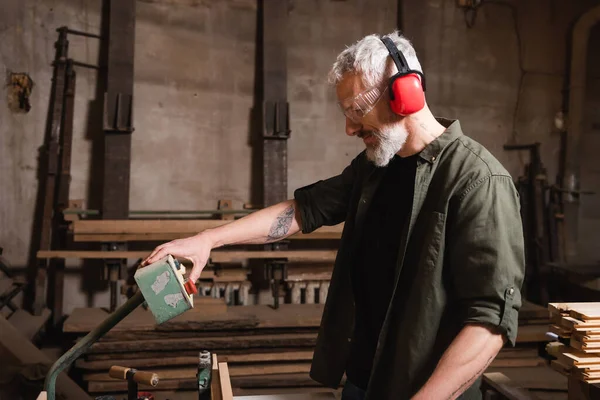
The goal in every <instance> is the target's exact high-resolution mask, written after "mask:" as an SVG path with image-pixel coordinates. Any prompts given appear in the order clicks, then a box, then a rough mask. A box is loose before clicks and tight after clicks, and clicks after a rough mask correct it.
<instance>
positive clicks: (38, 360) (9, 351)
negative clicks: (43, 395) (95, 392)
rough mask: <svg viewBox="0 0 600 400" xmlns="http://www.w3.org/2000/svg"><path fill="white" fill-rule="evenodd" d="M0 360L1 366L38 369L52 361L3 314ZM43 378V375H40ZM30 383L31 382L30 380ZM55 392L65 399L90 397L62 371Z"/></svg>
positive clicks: (0, 330)
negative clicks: (0, 361)
mask: <svg viewBox="0 0 600 400" xmlns="http://www.w3.org/2000/svg"><path fill="white" fill-rule="evenodd" d="M0 360H2V365H3V366H11V365H13V366H23V367H25V366H30V367H31V368H34V367H35V366H36V365H38V366H37V367H36V368H37V370H39V368H40V366H39V365H41V366H42V367H41V368H46V369H49V368H50V366H51V365H52V361H51V360H50V359H49V358H48V356H46V355H45V354H44V353H42V352H41V351H40V350H39V349H38V348H37V347H35V346H34V345H33V344H32V343H31V342H30V341H29V339H27V338H25V337H24V336H23V335H22V334H21V333H20V332H19V331H17V330H16V329H15V327H14V326H12V324H11V323H10V322H8V321H7V320H6V319H5V318H4V317H3V316H0ZM40 377H41V378H42V380H43V375H40ZM42 380H40V382H39V387H40V390H41V389H42V387H43V382H42ZM30 384H33V383H31V382H30ZM56 393H57V395H58V397H59V398H63V399H65V400H79V399H90V397H89V396H88V395H87V393H85V391H83V389H81V388H80V387H79V385H77V384H76V383H75V382H73V381H72V380H71V378H69V376H68V375H67V374H66V373H64V372H62V373H61V374H60V375H59V376H58V379H57V381H56Z"/></svg>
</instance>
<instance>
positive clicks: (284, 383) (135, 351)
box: [64, 297, 549, 394]
mask: <svg viewBox="0 0 600 400" xmlns="http://www.w3.org/2000/svg"><path fill="white" fill-rule="evenodd" d="M194 302H195V307H194V308H193V309H192V310H190V311H188V312H186V313H184V314H182V315H180V316H178V317H176V318H174V319H172V320H170V321H167V322H165V323H164V324H161V325H156V324H155V322H154V319H153V317H152V315H151V313H150V311H149V310H145V309H144V308H143V307H139V308H138V309H136V310H135V311H134V312H133V313H131V314H130V315H129V316H127V317H126V318H125V319H124V320H123V321H121V322H120V323H119V324H117V325H116V326H115V327H114V328H113V329H112V330H111V331H110V332H108V333H107V334H106V335H105V336H104V337H103V338H102V339H101V340H100V341H98V342H97V343H95V344H94V345H92V347H91V348H90V350H89V351H88V353H87V354H85V355H84V356H83V357H82V358H81V359H79V360H78V361H77V362H76V364H75V367H76V370H77V375H79V376H80V377H81V379H82V380H83V381H84V383H85V387H86V388H87V389H88V391H89V392H90V393H94V394H102V393H116V392H122V391H125V390H126V388H127V387H126V383H125V382H123V381H117V380H114V379H112V378H110V377H109V376H108V370H109V368H110V367H111V366H113V365H118V366H123V367H132V368H138V369H140V370H144V371H151V372H155V373H157V374H158V375H159V377H160V382H159V384H158V387H157V388H153V391H156V390H174V389H175V390H195V388H196V372H197V365H198V353H199V351H200V350H209V351H211V352H213V353H216V354H218V356H219V359H220V360H222V361H224V362H227V363H228V365H229V370H230V371H229V372H230V375H231V381H232V385H233V388H234V392H237V393H242V392H243V391H247V390H258V389H264V390H268V389H269V388H299V387H303V388H304V387H309V386H317V383H316V382H314V381H312V380H311V379H310V378H309V375H308V372H309V369H310V362H311V360H312V354H313V350H314V346H315V343H316V338H317V331H318V327H319V325H320V321H321V315H322V312H323V305H321V304H282V305H281V306H280V308H279V309H278V310H275V309H273V308H272V307H270V306H267V305H251V306H231V307H227V306H226V305H225V304H224V302H223V300H222V299H214V298H210V297H196V298H195V299H194ZM540 309H541V310H540ZM107 316H108V313H107V312H106V311H104V310H102V309H99V308H81V309H75V310H74V311H73V313H72V314H71V315H70V317H69V318H68V319H67V320H66V322H65V324H64V332H65V334H68V335H71V337H72V338H73V339H74V340H77V339H78V338H81V337H82V336H83V335H85V334H87V333H88V332H89V331H91V330H92V329H93V328H94V327H96V326H97V325H98V324H100V323H101V322H102V321H103V320H104V319H105V318H106V317H107ZM548 323H549V320H548V313H547V311H546V309H545V308H543V307H539V306H535V305H533V304H525V305H524V307H523V309H522V311H521V324H522V325H521V328H520V329H519V337H518V339H517V341H518V342H519V344H518V346H517V347H516V348H507V349H504V350H502V351H501V353H500V354H499V355H498V357H497V358H496V360H495V361H494V362H493V363H492V367H497V368H523V367H535V366H538V365H540V364H541V363H543V360H541V359H540V357H539V356H538V350H537V344H538V342H541V341H543V340H544V333H545V332H546V330H547V329H546V328H547V326H548ZM531 327H534V329H531Z"/></svg>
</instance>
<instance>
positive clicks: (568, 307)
mask: <svg viewBox="0 0 600 400" xmlns="http://www.w3.org/2000/svg"><path fill="white" fill-rule="evenodd" d="M548 309H549V310H550V311H551V312H554V313H568V314H569V315H570V316H571V317H573V318H576V319H579V320H582V321H588V320H600V302H585V303H549V304H548Z"/></svg>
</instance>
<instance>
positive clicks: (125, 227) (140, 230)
mask: <svg viewBox="0 0 600 400" xmlns="http://www.w3.org/2000/svg"><path fill="white" fill-rule="evenodd" d="M231 222H232V221H227V220H211V219H205V220H202V219H200V220H122V221H121V220H79V221H73V233H74V240H75V241H76V242H81V241H115V240H116V239H120V241H148V240H173V239H179V238H182V237H189V236H191V235H195V234H197V233H199V232H202V231H204V230H206V229H211V228H216V227H219V226H222V225H226V224H229V223H231ZM343 228H344V224H343V223H342V224H338V225H335V226H323V227H321V228H319V229H317V230H315V231H314V232H312V233H310V234H303V233H301V232H299V233H297V234H295V235H292V236H290V237H289V238H288V239H339V238H340V237H341V233H342V230H343Z"/></svg>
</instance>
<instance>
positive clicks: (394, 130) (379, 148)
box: [367, 126, 408, 167]
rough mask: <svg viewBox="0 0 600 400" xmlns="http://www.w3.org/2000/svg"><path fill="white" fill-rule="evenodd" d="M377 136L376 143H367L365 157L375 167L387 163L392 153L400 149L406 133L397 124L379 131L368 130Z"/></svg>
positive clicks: (404, 141)
mask: <svg viewBox="0 0 600 400" xmlns="http://www.w3.org/2000/svg"><path fill="white" fill-rule="evenodd" d="M370 133H371V134H373V135H374V136H375V137H376V138H377V143H376V144H374V145H367V158H368V159H369V160H370V161H371V162H373V164H375V165H376V166H377V167H385V166H387V165H388V164H389V162H390V160H391V159H392V158H393V157H394V154H396V153H397V152H399V151H400V149H401V148H402V146H404V143H406V139H407V137H408V133H407V132H406V130H405V129H403V128H401V127H399V126H386V127H383V128H381V130H380V131H379V132H374V131H372V132H370Z"/></svg>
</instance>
